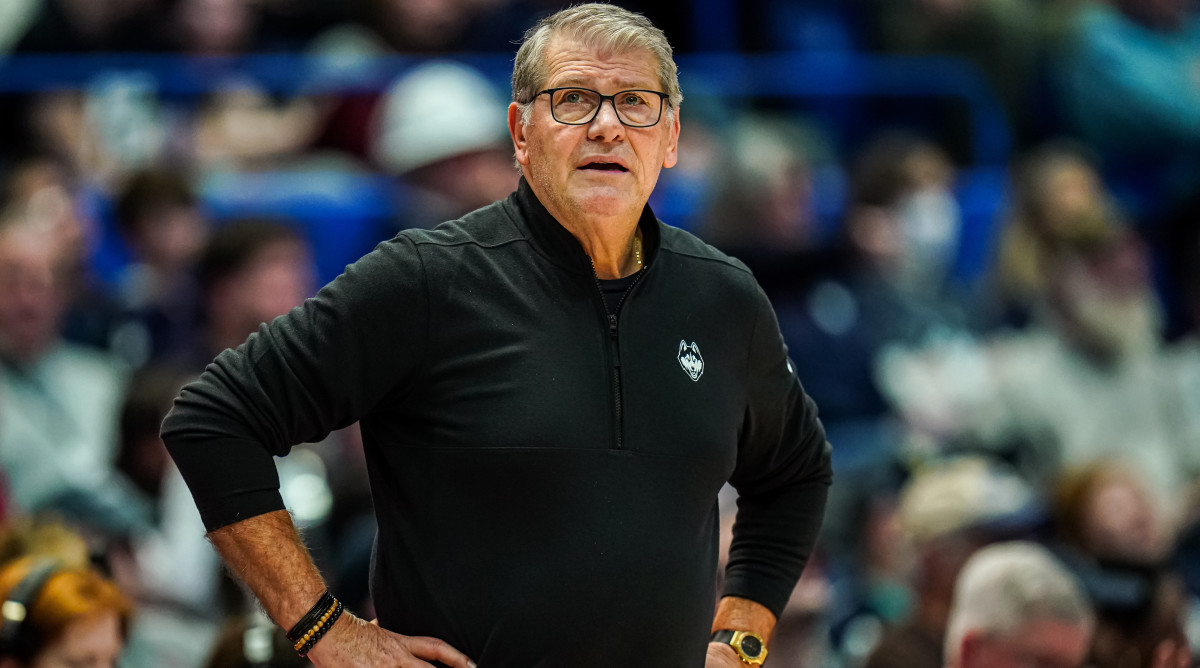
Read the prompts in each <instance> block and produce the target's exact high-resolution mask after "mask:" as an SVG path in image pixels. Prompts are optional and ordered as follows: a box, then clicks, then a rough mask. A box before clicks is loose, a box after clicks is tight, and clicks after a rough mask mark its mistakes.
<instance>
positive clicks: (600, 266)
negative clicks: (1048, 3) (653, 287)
mask: <svg viewBox="0 0 1200 668" xmlns="http://www.w3.org/2000/svg"><path fill="white" fill-rule="evenodd" d="M567 229H568V230H570V229H571V228H567ZM571 234H572V235H574V237H575V238H576V239H578V240H579V243H580V245H582V246H583V250H584V252H585V253H587V255H588V257H590V258H591V259H592V267H593V268H594V269H595V270H596V277H597V278H601V279H614V278H624V277H626V276H629V275H632V274H635V273H637V272H639V271H641V269H642V262H643V259H642V234H641V231H640V230H639V229H638V228H637V225H636V223H635V224H634V227H633V228H632V229H622V230H619V231H618V232H616V233H611V234H592V235H587V234H583V235H581V234H577V233H575V231H574V230H571Z"/></svg>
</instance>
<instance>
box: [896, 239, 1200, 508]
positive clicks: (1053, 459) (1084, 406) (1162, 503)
mask: <svg viewBox="0 0 1200 668" xmlns="http://www.w3.org/2000/svg"><path fill="white" fill-rule="evenodd" d="M1049 277H1050V280H1049V285H1048V291H1047V299H1046V305H1047V309H1046V311H1045V313H1044V314H1041V316H1040V317H1039V319H1038V320H1037V321H1036V322H1035V323H1033V324H1032V325H1031V326H1030V327H1029V328H1027V329H1026V330H1025V331H1023V332H1020V333H1015V334H1003V335H998V336H996V337H994V338H992V339H990V340H988V341H985V342H983V343H975V342H964V341H958V342H943V343H940V344H937V345H930V346H926V347H925V348H924V349H915V350H913V349H910V350H901V349H899V348H896V349H892V350H890V351H889V352H888V353H886V354H885V356H884V357H883V359H882V362H881V368H880V376H881V378H882V384H883V386H884V387H885V388H886V389H885V391H886V392H887V395H888V397H889V399H890V400H891V401H893V402H894V403H893V405H895V406H896V407H897V408H898V409H899V411H900V412H901V413H902V414H903V415H904V416H905V419H906V420H907V422H908V424H909V425H910V426H911V427H912V428H913V430H914V431H915V432H916V433H919V434H921V435H922V436H923V437H924V438H927V439H932V442H934V443H936V444H939V446H940V447H953V446H955V445H957V446H959V447H975V448H987V449H991V450H992V451H995V452H1004V453H1006V456H1008V457H1011V458H1013V459H1014V461H1017V463H1018V465H1019V466H1020V467H1021V468H1022V470H1023V471H1025V472H1026V473H1027V474H1028V475H1029V476H1030V477H1031V478H1033V479H1035V480H1038V481H1039V482H1040V483H1046V482H1048V481H1049V480H1050V479H1051V478H1052V477H1053V476H1054V475H1056V474H1057V472H1058V471H1060V470H1061V469H1062V467H1064V466H1079V465H1083V464H1085V463H1088V462H1091V461H1093V460H1095V459H1097V458H1100V457H1114V458H1116V459H1118V460H1120V461H1122V462H1125V463H1127V464H1128V465H1130V466H1131V467H1132V468H1133V469H1134V470H1137V471H1138V472H1139V473H1140V474H1141V475H1143V476H1145V479H1146V480H1147V481H1148V482H1149V484H1150V488H1151V489H1152V490H1153V491H1154V495H1155V503H1156V504H1157V505H1158V506H1159V507H1161V508H1164V509H1166V508H1170V509H1171V510H1172V514H1174V515H1178V514H1179V513H1180V511H1181V509H1180V508H1179V507H1178V504H1176V503H1175V502H1174V500H1175V499H1178V498H1180V495H1181V494H1183V492H1184V489H1185V487H1186V485H1187V484H1188V482H1189V479H1188V476H1189V475H1191V472H1192V471H1194V470H1195V469H1194V467H1195V466H1196V458H1197V452H1196V451H1195V448H1194V447H1192V443H1191V441H1189V440H1188V436H1190V433H1191V432H1190V431H1189V423H1188V422H1187V420H1188V419H1190V418H1188V416H1187V414H1186V411H1185V406H1184V399H1183V397H1181V395H1180V392H1179V390H1178V385H1177V384H1176V383H1177V380H1176V375H1175V370H1174V369H1172V368H1171V365H1172V364H1175V361H1174V360H1173V359H1172V358H1171V357H1170V356H1169V355H1167V354H1166V353H1165V352H1164V349H1163V347H1162V345H1161V342H1160V340H1159V323H1160V316H1159V307H1158V303H1157V298H1156V295H1155V293H1154V291H1153V289H1152V286H1151V284H1150V277H1149V266H1148V259H1147V257H1146V250H1145V248H1144V246H1143V245H1142V243H1141V241H1140V240H1139V239H1138V238H1137V237H1135V236H1133V235H1131V234H1129V233H1128V232H1126V231H1124V230H1119V229H1118V230H1114V231H1112V232H1110V233H1109V234H1107V235H1104V236H1101V237H1100V238H1098V239H1084V240H1079V241H1077V242H1076V243H1073V244H1072V246H1071V248H1070V249H1069V252H1064V253H1062V254H1060V255H1059V257H1057V258H1056V260H1055V262H1054V264H1053V266H1052V267H1051V268H1050V270H1049ZM1172 521H1175V520H1174V519H1173V520H1172Z"/></svg>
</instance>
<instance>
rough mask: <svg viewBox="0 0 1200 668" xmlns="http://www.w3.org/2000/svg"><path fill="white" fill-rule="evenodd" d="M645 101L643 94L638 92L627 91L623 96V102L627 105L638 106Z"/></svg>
mask: <svg viewBox="0 0 1200 668" xmlns="http://www.w3.org/2000/svg"><path fill="white" fill-rule="evenodd" d="M645 103H646V101H645V100H643V99H642V96H641V95H638V94H637V93H625V94H624V95H622V96H621V104H623V105H625V106H627V107H636V106H638V105H642V104H645Z"/></svg>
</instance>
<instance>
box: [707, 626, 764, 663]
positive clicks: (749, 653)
mask: <svg viewBox="0 0 1200 668" xmlns="http://www.w3.org/2000/svg"><path fill="white" fill-rule="evenodd" d="M712 642H719V643H721V644H723V645H729V646H730V647H732V648H733V651H735V652H737V655H738V656H739V657H740V658H741V659H742V662H743V663H747V664H750V665H752V666H761V665H762V662H763V661H764V660H765V659H766V658H767V643H766V642H765V641H764V640H763V639H762V636H760V635H758V634H757V633H752V632H750V631H734V630H732V629H721V630H720V631H716V632H714V633H713V635H712Z"/></svg>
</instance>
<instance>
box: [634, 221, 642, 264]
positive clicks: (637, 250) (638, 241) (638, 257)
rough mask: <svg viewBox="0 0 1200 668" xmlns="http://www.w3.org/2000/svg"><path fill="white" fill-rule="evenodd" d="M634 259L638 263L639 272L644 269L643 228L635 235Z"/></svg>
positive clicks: (638, 229)
mask: <svg viewBox="0 0 1200 668" xmlns="http://www.w3.org/2000/svg"><path fill="white" fill-rule="evenodd" d="M633 259H634V260H635V261H636V262H637V266H638V270H639V271H640V270H641V269H642V228H640V227H639V228H637V230H636V231H634V233H633Z"/></svg>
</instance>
